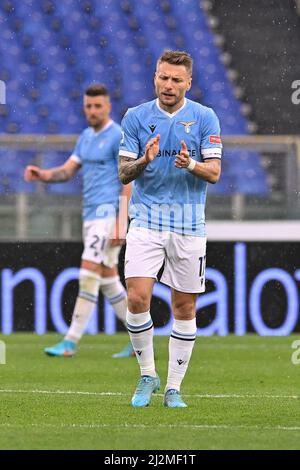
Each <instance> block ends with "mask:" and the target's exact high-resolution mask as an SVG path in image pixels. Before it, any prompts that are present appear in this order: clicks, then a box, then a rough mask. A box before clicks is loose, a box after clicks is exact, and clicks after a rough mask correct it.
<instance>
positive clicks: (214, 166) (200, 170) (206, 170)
mask: <svg viewBox="0 0 300 470" xmlns="http://www.w3.org/2000/svg"><path fill="white" fill-rule="evenodd" d="M190 163H191V157H190V156H189V153H188V149H187V146H186V144H185V142H184V141H182V142H181V150H180V153H179V154H178V155H177V157H176V160H175V166H176V167H177V168H185V169H188V166H189V164H190ZM190 172H191V173H192V174H193V175H195V176H197V177H198V178H201V179H203V180H205V181H208V182H209V183H217V181H219V179H220V176H221V160H220V159H219V158H215V159H214V158H210V159H209V160H208V161H204V162H195V167H194V168H193V169H192V170H190Z"/></svg>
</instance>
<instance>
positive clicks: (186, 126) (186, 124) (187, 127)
mask: <svg viewBox="0 0 300 470" xmlns="http://www.w3.org/2000/svg"><path fill="white" fill-rule="evenodd" d="M178 124H182V125H183V126H184V130H185V132H186V133H187V134H190V133H191V127H192V125H193V124H196V121H178Z"/></svg>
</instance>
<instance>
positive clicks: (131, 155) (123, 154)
mask: <svg viewBox="0 0 300 470" xmlns="http://www.w3.org/2000/svg"><path fill="white" fill-rule="evenodd" d="M137 156H138V155H137V153H133V152H128V151H127V150H120V152H119V157H129V158H137Z"/></svg>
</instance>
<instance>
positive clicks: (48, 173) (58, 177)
mask: <svg viewBox="0 0 300 470" xmlns="http://www.w3.org/2000/svg"><path fill="white" fill-rule="evenodd" d="M44 171H45V182H46V183H64V182H65V181H68V180H69V179H70V174H69V172H68V171H67V170H66V169H65V168H64V167H63V166H59V167H56V168H51V169H50V170H44Z"/></svg>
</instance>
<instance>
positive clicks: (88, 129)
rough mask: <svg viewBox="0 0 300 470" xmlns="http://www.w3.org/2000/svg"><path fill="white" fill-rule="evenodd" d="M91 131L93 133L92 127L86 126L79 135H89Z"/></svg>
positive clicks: (82, 136)
mask: <svg viewBox="0 0 300 470" xmlns="http://www.w3.org/2000/svg"><path fill="white" fill-rule="evenodd" d="M92 133H93V129H92V127H86V128H85V129H83V131H82V132H81V134H80V136H79V137H81V138H84V137H89V136H90V135H91V134H92Z"/></svg>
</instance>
